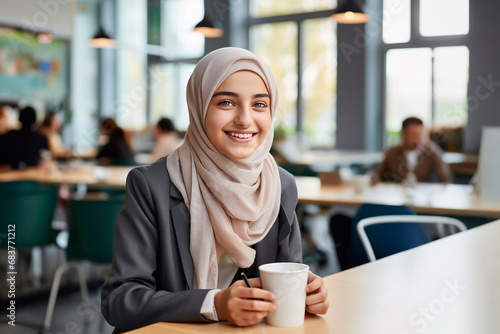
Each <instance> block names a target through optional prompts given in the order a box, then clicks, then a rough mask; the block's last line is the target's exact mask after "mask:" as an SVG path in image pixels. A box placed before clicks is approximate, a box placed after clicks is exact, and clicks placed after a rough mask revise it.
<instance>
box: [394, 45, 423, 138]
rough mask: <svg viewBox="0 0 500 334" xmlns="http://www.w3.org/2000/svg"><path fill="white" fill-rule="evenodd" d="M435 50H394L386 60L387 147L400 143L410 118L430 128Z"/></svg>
mask: <svg viewBox="0 0 500 334" xmlns="http://www.w3.org/2000/svg"><path fill="white" fill-rule="evenodd" d="M431 99H432V50H431V49H430V48H418V49H394V50H389V51H388V52H387V58H386V114H385V117H386V119H385V125H386V131H387V133H388V137H387V143H386V144H387V145H394V144H396V143H398V142H399V140H400V138H399V131H400V130H401V122H402V121H403V120H404V119H405V118H406V117H409V116H416V117H419V118H421V119H422V121H423V122H424V124H425V125H430V124H431V117H432V115H431Z"/></svg>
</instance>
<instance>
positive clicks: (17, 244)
mask: <svg viewBox="0 0 500 334" xmlns="http://www.w3.org/2000/svg"><path fill="white" fill-rule="evenodd" d="M57 200H58V193H57V186H55V185H52V184H41V183H38V182H35V181H15V182H0V217H1V218H0V229H1V230H0V248H2V249H6V250H7V251H12V250H13V249H15V250H16V257H17V258H18V261H17V265H16V268H15V269H16V270H17V271H18V272H22V273H24V272H25V271H27V270H29V269H28V266H29V267H31V269H30V270H31V274H30V275H29V276H28V275H21V276H20V277H23V281H24V280H25V279H29V281H31V283H30V285H32V286H33V287H39V286H40V285H41V277H42V268H43V266H42V264H41V263H40V261H41V259H40V261H34V259H36V258H38V257H39V255H40V254H41V248H42V247H43V246H47V245H50V244H52V243H53V242H54V240H55V233H54V231H53V230H52V219H53V217H54V212H55V208H56V205H57ZM9 246H10V247H9ZM23 254H24V255H28V254H29V255H28V258H31V261H22V260H20V258H21V256H23ZM20 284H21V282H20Z"/></svg>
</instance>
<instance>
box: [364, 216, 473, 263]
mask: <svg viewBox="0 0 500 334" xmlns="http://www.w3.org/2000/svg"><path fill="white" fill-rule="evenodd" d="M386 223H423V224H435V225H436V227H437V229H438V231H440V232H441V233H440V234H441V235H442V234H443V233H442V232H443V227H444V225H447V226H449V227H455V228H457V229H458V230H459V231H465V230H467V227H466V226H465V225H464V223H462V222H461V221H460V220H458V219H455V218H450V217H442V216H419V215H390V216H376V217H370V218H365V219H362V220H360V221H359V222H358V224H357V225H356V228H357V231H358V234H359V237H360V239H361V243H362V244H363V247H364V249H365V251H366V254H367V256H368V259H369V260H370V261H371V262H373V261H375V260H376V257H375V253H374V251H373V246H372V244H371V243H370V240H369V239H368V236H367V234H366V231H365V227H367V226H370V225H375V224H386ZM450 232H452V233H453V231H451V230H450Z"/></svg>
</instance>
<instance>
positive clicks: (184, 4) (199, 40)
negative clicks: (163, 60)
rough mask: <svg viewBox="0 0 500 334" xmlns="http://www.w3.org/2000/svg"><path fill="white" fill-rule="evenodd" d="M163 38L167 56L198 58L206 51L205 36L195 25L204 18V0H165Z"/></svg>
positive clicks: (163, 4) (170, 57)
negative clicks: (195, 29) (196, 29)
mask: <svg viewBox="0 0 500 334" xmlns="http://www.w3.org/2000/svg"><path fill="white" fill-rule="evenodd" d="M162 8H163V9H162V21H161V24H162V26H161V32H162V34H161V35H162V36H161V40H162V45H163V46H165V52H166V57H167V58H168V59H175V58H177V59H178V58H198V57H201V56H203V53H204V52H205V37H204V36H203V35H202V34H201V33H199V32H196V31H193V28H194V26H195V25H196V24H197V23H198V22H200V21H201V20H202V19H203V14H204V5H203V0H183V1H163V2H162Z"/></svg>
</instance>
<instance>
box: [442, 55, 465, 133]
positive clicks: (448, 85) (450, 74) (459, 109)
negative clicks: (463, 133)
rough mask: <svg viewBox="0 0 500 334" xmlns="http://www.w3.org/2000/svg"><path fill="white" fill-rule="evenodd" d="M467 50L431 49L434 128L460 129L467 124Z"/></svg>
mask: <svg viewBox="0 0 500 334" xmlns="http://www.w3.org/2000/svg"><path fill="white" fill-rule="evenodd" d="M468 82H469V49H468V48H467V47H465V46H455V47H441V48H435V49H434V97H435V115H434V125H438V126H461V125H464V124H465V123H466V122H467V85H468Z"/></svg>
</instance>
